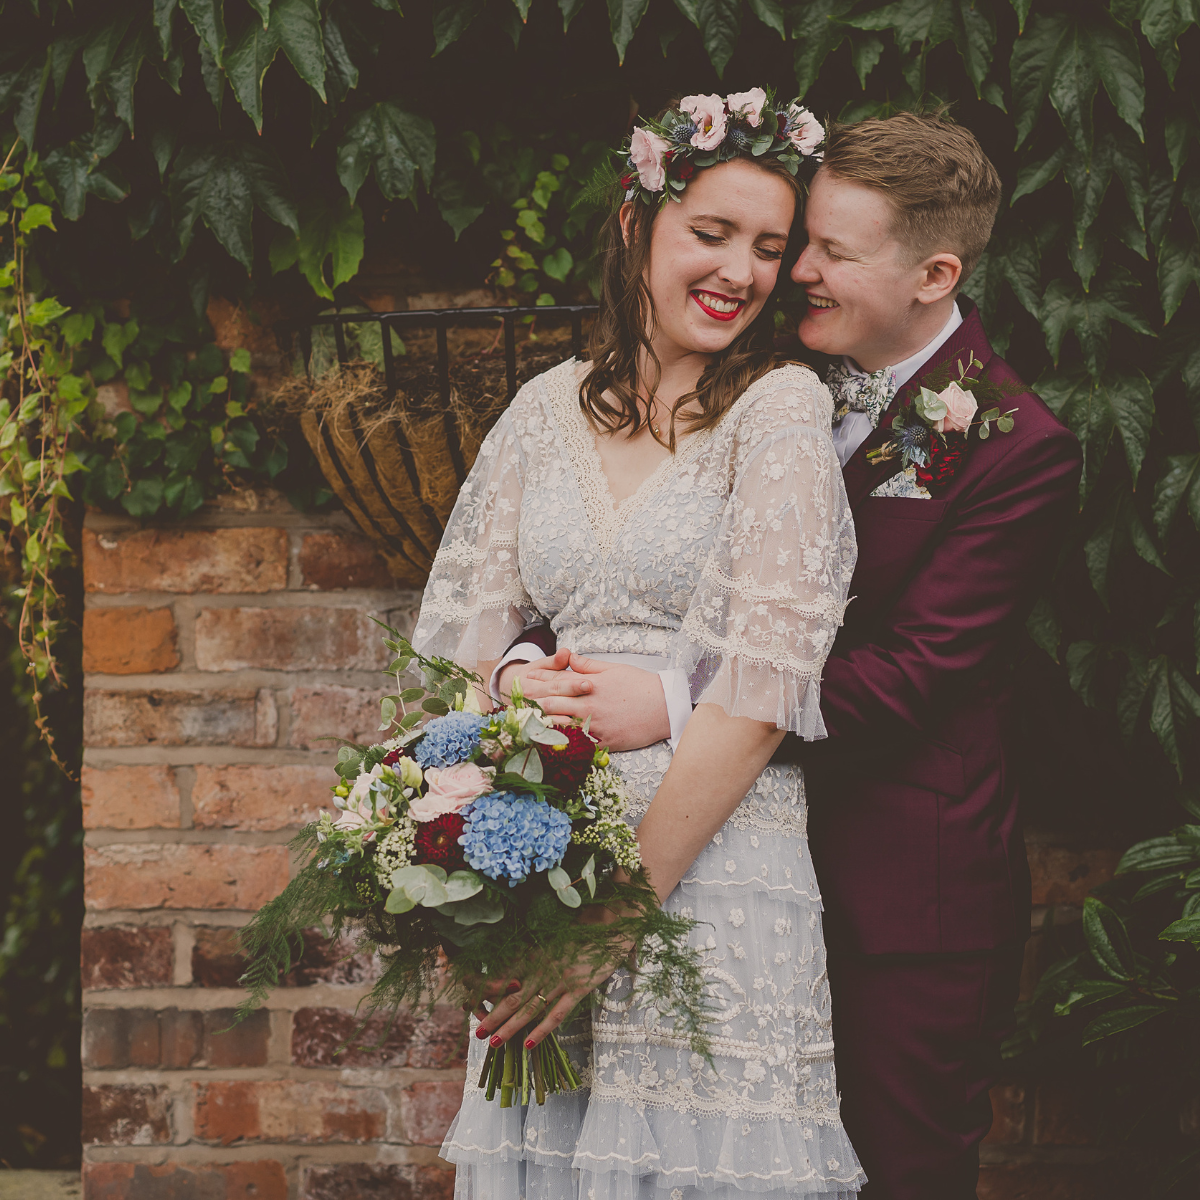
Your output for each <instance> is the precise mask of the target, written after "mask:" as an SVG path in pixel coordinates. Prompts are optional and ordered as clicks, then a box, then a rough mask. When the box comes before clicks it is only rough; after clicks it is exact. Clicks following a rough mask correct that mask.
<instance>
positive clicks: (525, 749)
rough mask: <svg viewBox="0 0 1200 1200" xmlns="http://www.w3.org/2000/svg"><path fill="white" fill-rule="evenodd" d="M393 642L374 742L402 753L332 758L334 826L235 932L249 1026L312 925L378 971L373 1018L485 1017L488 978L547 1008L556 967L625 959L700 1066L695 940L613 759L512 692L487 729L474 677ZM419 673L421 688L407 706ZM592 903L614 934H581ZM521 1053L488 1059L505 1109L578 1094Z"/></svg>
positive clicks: (489, 1080) (545, 1060)
mask: <svg viewBox="0 0 1200 1200" xmlns="http://www.w3.org/2000/svg"><path fill="white" fill-rule="evenodd" d="M384 628H385V629H386V631H387V633H388V635H389V636H388V637H387V638H385V639H384V643H385V645H386V646H387V647H388V649H389V650H391V651H392V653H393V654H394V655H396V658H395V660H394V661H393V662H392V664H391V666H390V667H389V672H390V673H391V674H392V675H394V677H395V679H396V681H397V691H396V692H395V693H394V694H391V695H387V696H384V697H383V699H382V700H381V702H380V706H381V716H382V719H383V723H382V725H381V726H380V731H381V732H387V733H391V734H392V736H390V737H389V738H388V739H387V740H386V741H383V742H380V743H378V744H377V745H372V746H361V745H355V744H350V743H345V744H343V745H342V746H341V748H340V749H339V751H338V761H337V766H336V768H335V770H336V772H337V776H338V781H337V782H336V783H335V784H334V785H333V786H332V789H331V790H332V793H333V807H334V811H332V812H330V811H326V812H323V813H322V814H321V816H320V819H319V820H318V821H316V822H315V823H314V824H311V825H308V826H306V827H305V828H304V829H303V830H302V831H301V832H300V834H299V835H298V836H297V838H296V840H295V841H294V842H293V849H294V850H296V851H298V852H299V853H300V854H301V855H303V856H304V857H305V859H306V861H305V863H304V865H303V866H302V868H301V870H300V871H299V873H298V874H297V875H296V877H295V878H294V879H293V880H292V882H291V883H290V884H289V885H288V886H287V888H285V889H284V891H283V892H282V893H281V894H280V895H279V896H278V897H276V898H275V899H274V900H272V901H271V902H270V903H268V904H267V905H266V906H265V907H264V908H263V909H262V910H261V911H260V912H259V913H258V914H257V915H256V916H255V918H254V920H253V921H252V922H251V923H250V924H249V925H248V926H246V928H245V929H244V930H243V931H242V934H241V942H242V947H243V950H244V951H245V953H246V955H247V957H248V959H249V966H248V969H247V971H246V974H245V975H244V976H243V983H244V984H245V985H246V987H247V988H248V990H249V993H250V995H249V997H248V998H247V1000H246V1001H245V1003H244V1004H243V1005H242V1008H241V1010H239V1013H240V1014H241V1015H245V1014H246V1013H248V1012H250V1011H251V1010H252V1009H253V1008H254V1007H255V1006H256V1005H257V1004H258V1003H260V1002H261V1001H262V1000H264V999H265V998H266V996H267V994H268V993H269V992H270V990H271V988H272V987H273V986H274V985H275V983H276V981H277V980H278V977H279V976H280V974H286V972H287V971H288V970H289V969H290V967H291V965H292V962H293V958H294V955H295V954H296V953H298V952H299V950H300V949H302V947H303V937H302V935H303V932H304V930H305V929H307V928H310V927H312V926H314V925H318V924H323V925H325V927H326V930H327V933H328V935H329V936H330V937H336V936H339V935H340V934H341V933H342V932H343V931H344V930H351V931H353V932H354V933H356V934H357V939H358V945H357V946H356V951H358V950H367V951H370V952H375V953H378V954H379V955H380V957H381V959H382V963H383V972H382V975H381V977H380V978H379V981H378V982H377V983H376V985H375V987H374V989H373V990H372V992H371V994H370V996H369V997H368V998H367V1005H368V1018H369V1016H370V1015H371V1013H373V1012H375V1011H376V1010H378V1009H381V1008H382V1009H391V1010H392V1011H393V1012H394V1011H395V1009H397V1008H398V1007H399V1006H400V1005H401V1004H406V1003H407V1004H417V1003H420V1002H422V1001H424V1002H425V1003H426V1004H427V1005H428V1006H429V1007H432V1005H433V1003H434V1002H435V1001H436V999H437V997H438V996H439V995H440V994H442V993H445V992H447V991H451V990H453V991H455V992H456V993H458V995H459V996H460V997H461V998H464V999H466V1000H467V1001H468V1002H469V1003H470V1006H471V1007H477V1006H478V1004H479V1003H480V1002H481V1001H482V998H483V996H484V993H485V988H486V986H487V984H488V982H489V981H493V980H495V981H500V982H501V983H504V982H506V981H508V980H509V979H511V978H514V977H516V978H520V979H521V980H522V981H523V982H524V983H525V984H526V985H532V986H533V992H540V991H544V990H546V989H547V987H552V986H553V983H554V982H557V980H558V979H559V978H560V976H561V969H562V966H563V964H565V963H570V962H578V961H583V962H586V963H589V964H591V965H593V966H595V967H597V968H600V967H602V966H606V965H612V964H618V963H621V962H623V961H625V960H628V959H629V958H630V956H631V947H632V957H633V958H634V959H635V960H636V963H637V970H638V979H639V988H640V990H642V991H643V993H644V994H646V995H647V996H648V997H649V1002H650V1003H652V1004H653V1003H657V1005H658V1007H659V1008H660V1010H661V1011H668V1010H670V1011H672V1012H673V1013H674V1015H675V1021H676V1032H677V1034H681V1035H686V1036H688V1037H690V1039H691V1040H692V1043H693V1047H694V1048H696V1049H699V1050H702V1051H703V1050H705V1049H706V1047H705V1045H704V1038H703V1035H702V1033H701V1029H702V1027H703V1020H704V1002H703V991H702V979H701V975H700V971H699V967H698V965H697V960H696V957H695V954H694V952H693V951H692V950H691V949H689V947H688V945H687V934H688V932H689V931H690V929H691V928H692V926H693V922H691V921H688V920H685V919H682V918H679V917H675V916H672V915H670V914H668V913H665V912H663V911H662V909H661V908H660V907H659V903H658V898H657V896H656V894H655V892H654V890H653V888H652V887H651V886H650V884H649V882H648V881H647V879H646V876H645V874H644V872H643V870H642V864H641V858H640V855H639V853H638V843H637V839H636V837H635V836H634V833H633V831H632V830H631V829H630V828H629V826H628V825H626V824H625V822H624V821H623V820H622V819H621V814H622V813H623V812H624V810H625V807H626V803H627V801H626V795H625V791H624V787H623V784H622V781H621V777H620V775H619V774H618V773H617V772H616V771H615V770H614V769H613V768H612V767H611V766H610V765H609V760H608V754H607V753H606V752H605V751H604V750H603V749H602V748H601V747H599V746H598V745H597V744H596V741H595V739H593V738H592V737H591V736H590V735H589V734H588V731H587V727H586V726H581V725H577V724H571V725H565V726H556V725H554V724H552V723H551V722H550V721H549V720H548V719H547V718H546V716H545V714H544V713H543V712H542V710H541V709H540V707H539V706H538V705H537V704H536V703H533V702H531V701H528V700H526V699H525V698H524V697H523V696H522V694H521V692H520V689H519V687H514V689H513V696H512V703H511V704H510V705H509V706H508V707H507V708H504V709H501V710H499V711H497V712H492V713H483V712H482V711H481V710H480V707H479V705H478V703H477V701H476V685H479V684H481V680H480V679H479V677H478V676H477V675H475V674H473V673H471V672H468V671H465V670H463V669H462V668H460V667H459V666H457V665H456V664H455V663H453V662H450V661H449V660H447V659H441V658H432V659H431V658H425V657H424V656H422V655H420V654H418V653H417V652H416V651H415V650H414V649H413V647H412V645H411V644H410V643H409V642H408V641H407V640H406V639H405V638H404V637H402V636H401V635H400V634H399V633H397V632H396V631H395V630H394V629H391V628H389V627H387V626H384ZM413 664H416V665H417V667H419V668H420V670H421V671H422V673H423V677H424V683H423V685H422V686H419V687H409V688H403V689H401V688H400V687H399V683H400V677H401V675H402V674H403V673H404V672H406V671H407V670H409V668H410V667H411V666H413ZM618 868H620V869H621V875H620V876H618V875H617V874H616V872H617V869H618ZM585 904H587V905H600V906H604V907H605V908H607V909H609V910H610V915H611V916H612V918H613V919H612V920H610V921H608V922H607V923H605V922H591V921H584V920H580V919H578V918H579V916H580V911H579V910H581V908H582V907H583V906H584V905H585ZM365 1023H366V1018H364V1021H363V1024H365ZM524 1040H525V1038H524V1035H522V1036H521V1038H519V1039H517V1038H514V1039H511V1040H510V1042H509V1043H507V1044H506V1045H504V1046H502V1047H500V1048H498V1049H489V1051H488V1055H487V1060H486V1062H485V1065H484V1070H483V1074H482V1076H481V1077H480V1080H479V1086H480V1087H481V1088H486V1090H487V1097H488V1099H489V1100H490V1099H492V1098H493V1096H494V1095H495V1094H496V1093H497V1092H499V1094H500V1103H501V1106H502V1107H509V1106H510V1105H511V1104H512V1103H513V1102H514V1098H519V1101H520V1102H521V1103H527V1102H528V1100H529V1097H530V1094H531V1093H532V1094H533V1095H534V1096H535V1098H536V1099H537V1102H538V1103H539V1104H541V1103H544V1101H545V1097H546V1095H547V1094H548V1093H552V1092H556V1091H566V1090H571V1089H573V1088H576V1087H579V1086H580V1081H579V1079H578V1077H577V1075H576V1072H575V1069H574V1067H573V1066H572V1064H571V1062H570V1060H569V1059H568V1058H567V1055H566V1054H565V1053H564V1051H563V1049H562V1047H561V1046H560V1044H559V1043H558V1040H557V1039H556V1038H554V1037H548V1038H546V1039H544V1040H543V1041H542V1042H541V1043H540V1044H539V1045H538V1046H537V1047H536V1048H535V1049H534V1050H532V1051H531V1050H528V1049H525V1048H524V1045H523V1043H524Z"/></svg>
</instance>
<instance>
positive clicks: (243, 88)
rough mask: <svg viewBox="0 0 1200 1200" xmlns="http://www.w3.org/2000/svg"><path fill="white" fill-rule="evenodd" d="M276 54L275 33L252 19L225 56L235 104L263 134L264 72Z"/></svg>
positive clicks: (277, 43) (276, 41) (277, 46)
mask: <svg viewBox="0 0 1200 1200" xmlns="http://www.w3.org/2000/svg"><path fill="white" fill-rule="evenodd" d="M278 53H279V37H278V35H277V33H276V32H275V30H273V29H265V28H263V26H262V25H260V24H259V23H258V21H255V20H253V19H251V20H249V21H248V22H247V23H246V28H245V30H243V32H242V36H241V37H240V38H238V41H237V45H235V46H234V47H233V48H232V49H231V50H230V51H229V53H228V54H227V55H226V56H225V74H226V75H227V76H228V78H229V85H230V87H232V88H233V94H234V96H235V97H237V102H238V103H239V104H240V105H241V106H242V109H243V110H244V111H245V113H246V115H247V116H248V117H249V118H250V120H251V121H253V122H254V128H255V129H257V130H258V132H259V133H262V123H263V111H262V85H263V77H264V76H265V75H266V73H267V68H268V67H269V66H270V65H271V63H272V62H273V61H274V59H275V55H276V54H278Z"/></svg>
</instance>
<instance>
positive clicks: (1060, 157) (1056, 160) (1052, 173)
mask: <svg viewBox="0 0 1200 1200" xmlns="http://www.w3.org/2000/svg"><path fill="white" fill-rule="evenodd" d="M1070 151H1071V147H1070V146H1068V145H1067V144H1066V143H1063V144H1062V145H1060V146H1058V147H1057V148H1056V149H1055V150H1054V151H1052V152H1051V153H1050V154H1049V155H1047V156H1046V157H1045V158H1039V159H1034V160H1032V161H1031V160H1029V159H1026V160H1025V161H1024V162H1023V163H1022V164H1021V166H1020V168H1019V169H1018V170H1017V185H1016V187H1015V188H1014V189H1013V194H1012V199H1011V200H1010V201H1009V203H1010V204H1016V202H1017V201H1018V200H1019V199H1020V198H1021V197H1022V196H1029V195H1032V193H1034V192H1036V191H1040V190H1041V189H1042V188H1044V187H1045V186H1046V184H1048V183H1049V182H1050V181H1051V180H1052V179H1054V178H1056V177H1057V176H1058V174H1059V172H1061V171H1062V169H1063V164H1064V163H1065V162H1066V160H1067V155H1068V154H1069V153H1070Z"/></svg>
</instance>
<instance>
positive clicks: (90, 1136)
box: [83, 1083, 171, 1146]
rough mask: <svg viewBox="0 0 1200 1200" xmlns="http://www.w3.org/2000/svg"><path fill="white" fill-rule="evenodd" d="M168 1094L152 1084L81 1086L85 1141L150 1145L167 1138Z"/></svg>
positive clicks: (98, 1143)
mask: <svg viewBox="0 0 1200 1200" xmlns="http://www.w3.org/2000/svg"><path fill="white" fill-rule="evenodd" d="M170 1112H171V1096H170V1093H169V1092H168V1090H167V1089H166V1088H165V1087H157V1086H154V1085H152V1084H141V1083H139V1084H106V1085H104V1086H101V1087H91V1086H85V1087H84V1089H83V1141H84V1144H85V1145H88V1144H91V1145H113V1146H153V1145H156V1144H158V1143H160V1142H169V1141H170V1140H171V1122H170Z"/></svg>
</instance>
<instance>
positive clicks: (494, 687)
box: [488, 642, 546, 704]
mask: <svg viewBox="0 0 1200 1200" xmlns="http://www.w3.org/2000/svg"><path fill="white" fill-rule="evenodd" d="M545 657H546V656H545V655H544V654H543V653H542V648H541V647H540V646H535V645H534V644H533V642H518V643H517V644H516V645H515V646H514V647H513V648H512V649H511V650H510V651H509V652H508V653H507V654H506V655H505V656H504V657H503V658H502V659H501V660H500V661H499V662H498V663H497V664H496V669H495V670H494V671H493V672H492V677H491V679H489V680H488V692H489V694H490V695H491V697H492V699H493V700H495V702H496V703H497V704H503V703H504V700H503V698H502V697H501V695H500V672H501V671H503V670H504V668H505V667H507V666H508V664H509V663H511V662H526V663H527V662H536V661H537V660H538V659H539V658H545Z"/></svg>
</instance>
